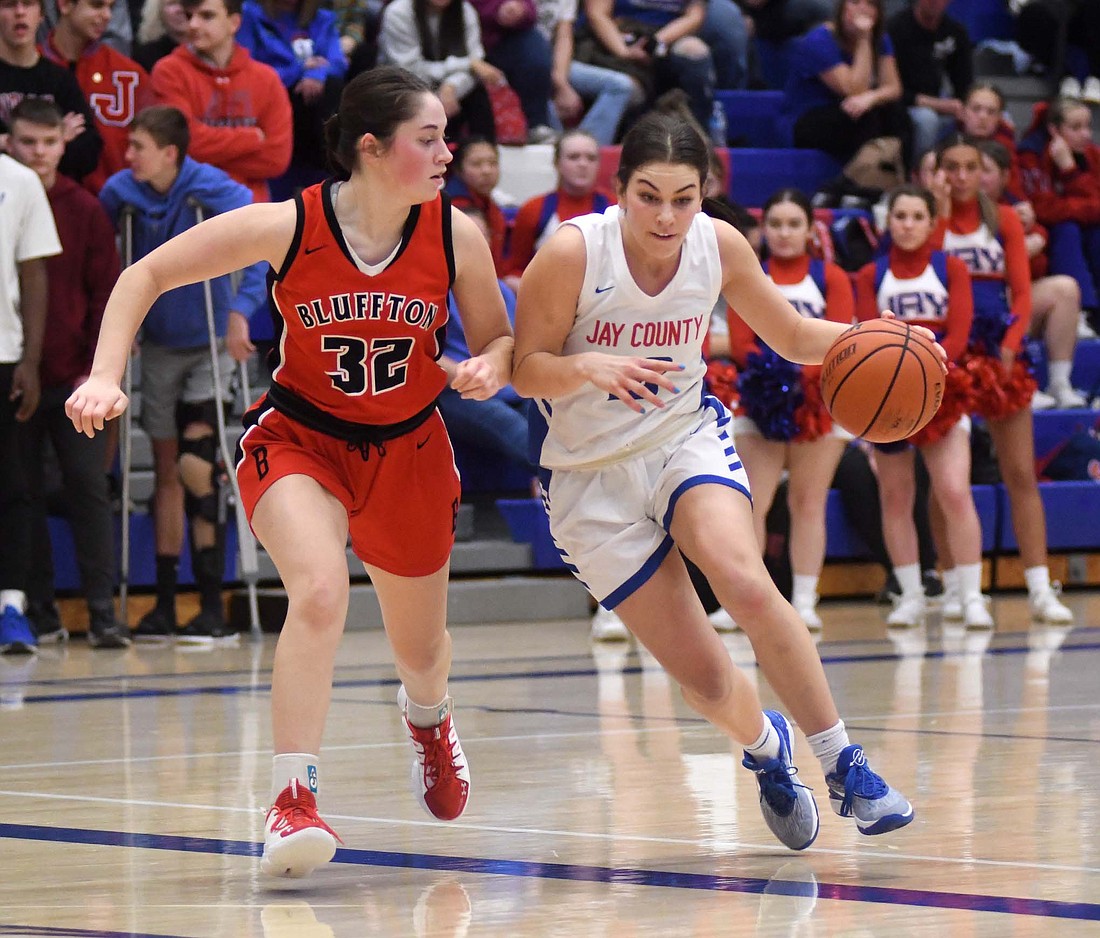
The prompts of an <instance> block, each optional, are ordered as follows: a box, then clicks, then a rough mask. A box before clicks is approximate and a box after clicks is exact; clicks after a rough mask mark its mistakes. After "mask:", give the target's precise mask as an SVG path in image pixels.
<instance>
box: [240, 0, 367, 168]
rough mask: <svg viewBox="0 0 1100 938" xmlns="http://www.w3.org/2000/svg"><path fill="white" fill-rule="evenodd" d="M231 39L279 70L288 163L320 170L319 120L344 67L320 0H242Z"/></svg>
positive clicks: (331, 16) (334, 97) (336, 34)
mask: <svg viewBox="0 0 1100 938" xmlns="http://www.w3.org/2000/svg"><path fill="white" fill-rule="evenodd" d="M237 42H239V43H240V44H241V45H242V46H244V47H245V48H246V49H247V50H248V51H249V52H250V53H251V54H252V58H254V59H256V61H258V62H263V63H265V64H266V65H270V66H271V67H272V68H273V69H275V71H276V72H278V73H279V78H280V79H282V82H283V84H284V85H285V86H286V89H287V91H288V92H289V93H290V104H291V107H292V109H293V112H294V151H293V155H292V156H291V163H292V165H294V166H296V167H298V168H300V169H312V170H320V171H323V170H324V169H325V164H324V154H325V136H324V122H325V121H326V120H327V119H328V118H329V117H330V116H332V115H333V114H334V113H335V112H336V106H337V104H338V103H339V101H340V92H341V90H342V89H343V87H344V80H345V78H346V76H347V71H348V60H347V58H346V56H345V55H344V50H343V48H342V47H341V45H340V29H339V23H338V21H337V17H336V14H335V13H334V12H333V11H332V10H326V9H321V6H320V0H246V2H245V3H244V5H243V6H242V7H241V28H240V30H238V32H237Z"/></svg>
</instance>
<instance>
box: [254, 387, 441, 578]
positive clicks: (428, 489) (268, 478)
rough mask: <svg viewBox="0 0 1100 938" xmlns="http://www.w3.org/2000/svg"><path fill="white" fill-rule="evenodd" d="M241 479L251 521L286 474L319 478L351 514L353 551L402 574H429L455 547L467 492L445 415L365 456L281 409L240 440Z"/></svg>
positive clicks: (270, 412)
mask: <svg viewBox="0 0 1100 938" xmlns="http://www.w3.org/2000/svg"><path fill="white" fill-rule="evenodd" d="M240 452H241V453H242V455H241V456H240V458H239V461H238V463H237V480H238V482H239V483H240V487H241V498H242V500H243V501H244V510H245V512H246V514H247V516H248V519H249V521H250V522H251V520H252V513H253V512H254V511H255V510H256V505H257V504H258V503H259V501H260V499H261V498H262V497H263V496H264V493H265V492H267V490H268V489H269V488H271V486H272V485H273V484H274V483H275V482H277V481H278V480H279V479H282V478H284V477H286V476H291V475H304V476H309V477H310V478H312V479H315V480H316V481H317V482H318V483H320V485H321V486H322V487H323V488H324V489H325V490H326V491H328V492H330V493H331V494H332V495H334V496H336V498H338V499H339V500H340V502H341V503H342V504H343V506H344V508H345V509H347V513H348V523H349V529H350V532H351V544H352V549H353V550H354V551H355V555H356V556H357V557H358V558H359V559H360V560H362V561H363V562H364V563H367V564H370V565H371V566H375V567H379V568H380V569H382V570H385V571H386V572H387V573H392V574H394V575H396V576H406V577H415V576H427V575H428V574H431V573H435V572H436V571H437V570H439V568H440V567H442V566H443V565H444V564H445V563H446V562H447V559H448V557H450V554H451V548H452V547H453V546H454V533H455V523H456V520H457V517H458V505H459V498H460V494H461V487H460V483H459V477H458V469H457V468H456V467H455V458H454V450H453V449H452V448H451V441H450V438H449V437H448V436H447V429H446V427H444V425H443V418H442V417H440V415H439V412H438V411H436V412H434V413H433V414H432V415H431V416H430V417H429V418H428V419H427V420H425V421H424V423H422V424H421V425H420V426H419V427H417V428H416V429H415V430H413V431H411V432H410V433H407V434H405V435H404V436H400V437H398V438H397V439H394V440H387V441H386V442H385V443H382V444H379V445H373V444H372V445H371V446H369V447H366V448H364V449H362V451H360V448H358V447H356V446H349V444H348V443H346V442H345V441H344V440H340V439H337V438H336V437H333V436H330V435H328V434H326V433H320V432H318V431H316V430H311V429H309V428H308V427H305V426H303V425H302V424H300V423H298V422H297V421H296V420H292V419H291V418H289V417H287V416H286V415H285V414H282V413H280V412H279V411H277V410H275V409H274V408H269V409H267V410H266V411H265V412H264V413H262V414H261V416H260V418H259V423H257V424H256V425H254V426H251V427H249V428H248V429H247V430H246V431H245V433H244V436H243V437H241V449H240Z"/></svg>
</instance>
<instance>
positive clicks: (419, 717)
mask: <svg viewBox="0 0 1100 938" xmlns="http://www.w3.org/2000/svg"><path fill="white" fill-rule="evenodd" d="M405 693H406V694H408V691H406V692H405ZM453 707H454V701H453V700H452V699H451V698H450V697H449V696H448V697H444V698H443V699H442V700H441V701H439V703H437V704H433V705H432V706H430V707H424V706H421V705H420V704H418V703H414V702H413V700H412V698H408V702H407V703H406V705H405V716H406V718H407V719H408V721H409V722H410V723H411V724H412V725H413V726H416V727H419V728H420V729H428V728H429V727H432V726H439V724H440V723H442V722H443V721H444V720H446V719H447V717H449V716H450V715H451V710H452V709H453Z"/></svg>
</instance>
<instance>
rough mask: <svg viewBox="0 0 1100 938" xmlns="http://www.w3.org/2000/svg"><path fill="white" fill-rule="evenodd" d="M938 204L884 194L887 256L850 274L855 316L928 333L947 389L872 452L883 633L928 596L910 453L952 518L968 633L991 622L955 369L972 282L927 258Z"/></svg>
mask: <svg viewBox="0 0 1100 938" xmlns="http://www.w3.org/2000/svg"><path fill="white" fill-rule="evenodd" d="M935 206H936V203H935V200H934V199H933V198H932V194H931V193H930V192H929V191H928V190H927V189H922V188H920V187H919V186H901V187H899V188H897V189H895V190H894V191H893V192H891V193H890V197H889V200H888V202H887V226H888V228H889V231H890V240H891V246H890V254H889V256H887V257H882V258H879V260H877V261H873V262H872V263H870V264H868V265H867V266H866V267H864V268H863V269H862V270H860V272H859V273H858V274H857V275H856V315H857V316H858V318H859V319H861V320H867V319H877V318H878V317H879V315H880V310H890V311H891V312H892V313H893V314H894V316H895V317H896V318H897V319H899V320H901V321H903V322H908V323H911V324H913V325H920V326H925V327H926V328H928V329H931V330H932V332H934V333H935V334H936V338H937V339H939V342H940V344H941V345H942V346H943V347H944V350H945V351H946V352H947V356H948V359H949V362H950V364H949V365H948V374H947V379H946V380H947V386H946V388H945V390H944V396H943V401H942V402H941V404H940V409H939V410H938V411H937V412H936V416H935V417H933V418H932V421H931V423H929V424H928V425H927V426H926V427H924V429H922V430H920V431H919V432H918V433H916V434H914V435H913V436H911V437H910V438H909V439H908V440H907V441H903V442H901V443H886V444H877V445H876V447H875V465H876V468H877V469H878V484H879V498H880V499H881V501H882V533H883V538H884V540H885V542H886V549H887V551H888V552H889V554H890V560H891V562H892V563H893V565H894V574H895V576H896V577H897V579H898V583H899V584H900V585H901V598H900V599H899V600H898V603H897V605H896V606H895V608H894V610H893V612H891V613H890V615H889V616H888V617H887V619H886V623H887V625H904V626H915V625H920V624H921V623H922V622H923V621H924V614H925V597H924V588H923V586H922V584H921V567H920V555H919V550H918V546H917V528H916V525H915V524H914V523H913V502H914V499H915V497H916V477H915V472H914V470H915V466H914V447H917V448H919V449H920V451H921V455H922V457H923V458H924V462H925V465H926V466H927V467H928V475H929V478H930V480H931V491H932V495H933V496H934V498H935V500H936V503H937V504H938V505H939V508H940V511H941V512H942V514H943V515H944V516H945V517H948V518H950V519H951V524H950V526H949V527H948V528H947V531H946V534H947V537H948V540H949V546H950V551H951V556H952V557H953V558H954V560H955V570H956V573H957V575H958V577H959V580H960V582H961V587H962V598H963V609H964V615H965V618H966V624H967V626H968V627H970V628H990V627H992V625H993V619H992V618H991V617H990V615H989V610H988V609H987V608H986V605H985V602H984V600H983V598H982V529H981V523H980V522H979V521H978V512H977V510H976V509H975V508H974V496H973V494H972V492H971V490H970V417H969V416H968V411H969V408H970V382H969V379H968V378H967V375H966V372H965V371H964V370H963V369H962V368H960V367H959V366H958V365H957V364H956V363H957V362H958V361H959V360H960V359H961V358H962V357H963V354H964V353H965V352H966V346H967V340H968V338H969V335H970V324H971V320H972V318H973V312H974V301H973V297H972V295H971V289H970V274H969V272H968V271H967V269H966V265H965V264H964V263H963V262H962V261H961V260H959V259H958V258H957V257H948V256H947V255H946V254H944V253H943V252H942V251H933V250H932V247H931V245H930V244H929V238H930V237H931V235H932V218H933V216H934V214H935Z"/></svg>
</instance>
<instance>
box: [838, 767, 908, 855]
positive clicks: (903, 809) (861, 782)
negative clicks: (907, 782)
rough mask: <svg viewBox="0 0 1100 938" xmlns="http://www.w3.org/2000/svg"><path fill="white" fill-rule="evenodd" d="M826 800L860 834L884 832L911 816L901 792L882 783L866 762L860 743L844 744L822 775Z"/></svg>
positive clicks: (896, 826) (906, 822)
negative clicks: (829, 769) (831, 768)
mask: <svg viewBox="0 0 1100 938" xmlns="http://www.w3.org/2000/svg"><path fill="white" fill-rule="evenodd" d="M825 783H826V784H827V785H828V786H829V803H830V804H831V805H832V806H833V810H834V811H835V812H836V813H837V814H839V815H840V816H841V817H852V818H855V820H856V827H858V828H859V832H860V833H861V834H885V833H887V832H888V831H893V830H897V829H898V828H899V827H905V825H906V824H908V823H909V822H910V821H912V820H913V806H912V805H911V804H909V802H908V801H907V800H906V798H905V795H903V794H902V793H901V792H900V791H898V790H897V789H895V788H891V787H890V786H889V785H887V784H886V781H885V780H884V779H883V778H882V776H880V775H877V774H876V773H875V772H873V771H872V770H871V767H870V766H869V765H868V764H867V759H866V758H865V756H864V755H863V747H862V746H848V747H847V748H845V749H843V750H842V751H841V753H840V755H839V756H837V760H836V771H835V772H833V773H831V774H829V775H826V776H825Z"/></svg>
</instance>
